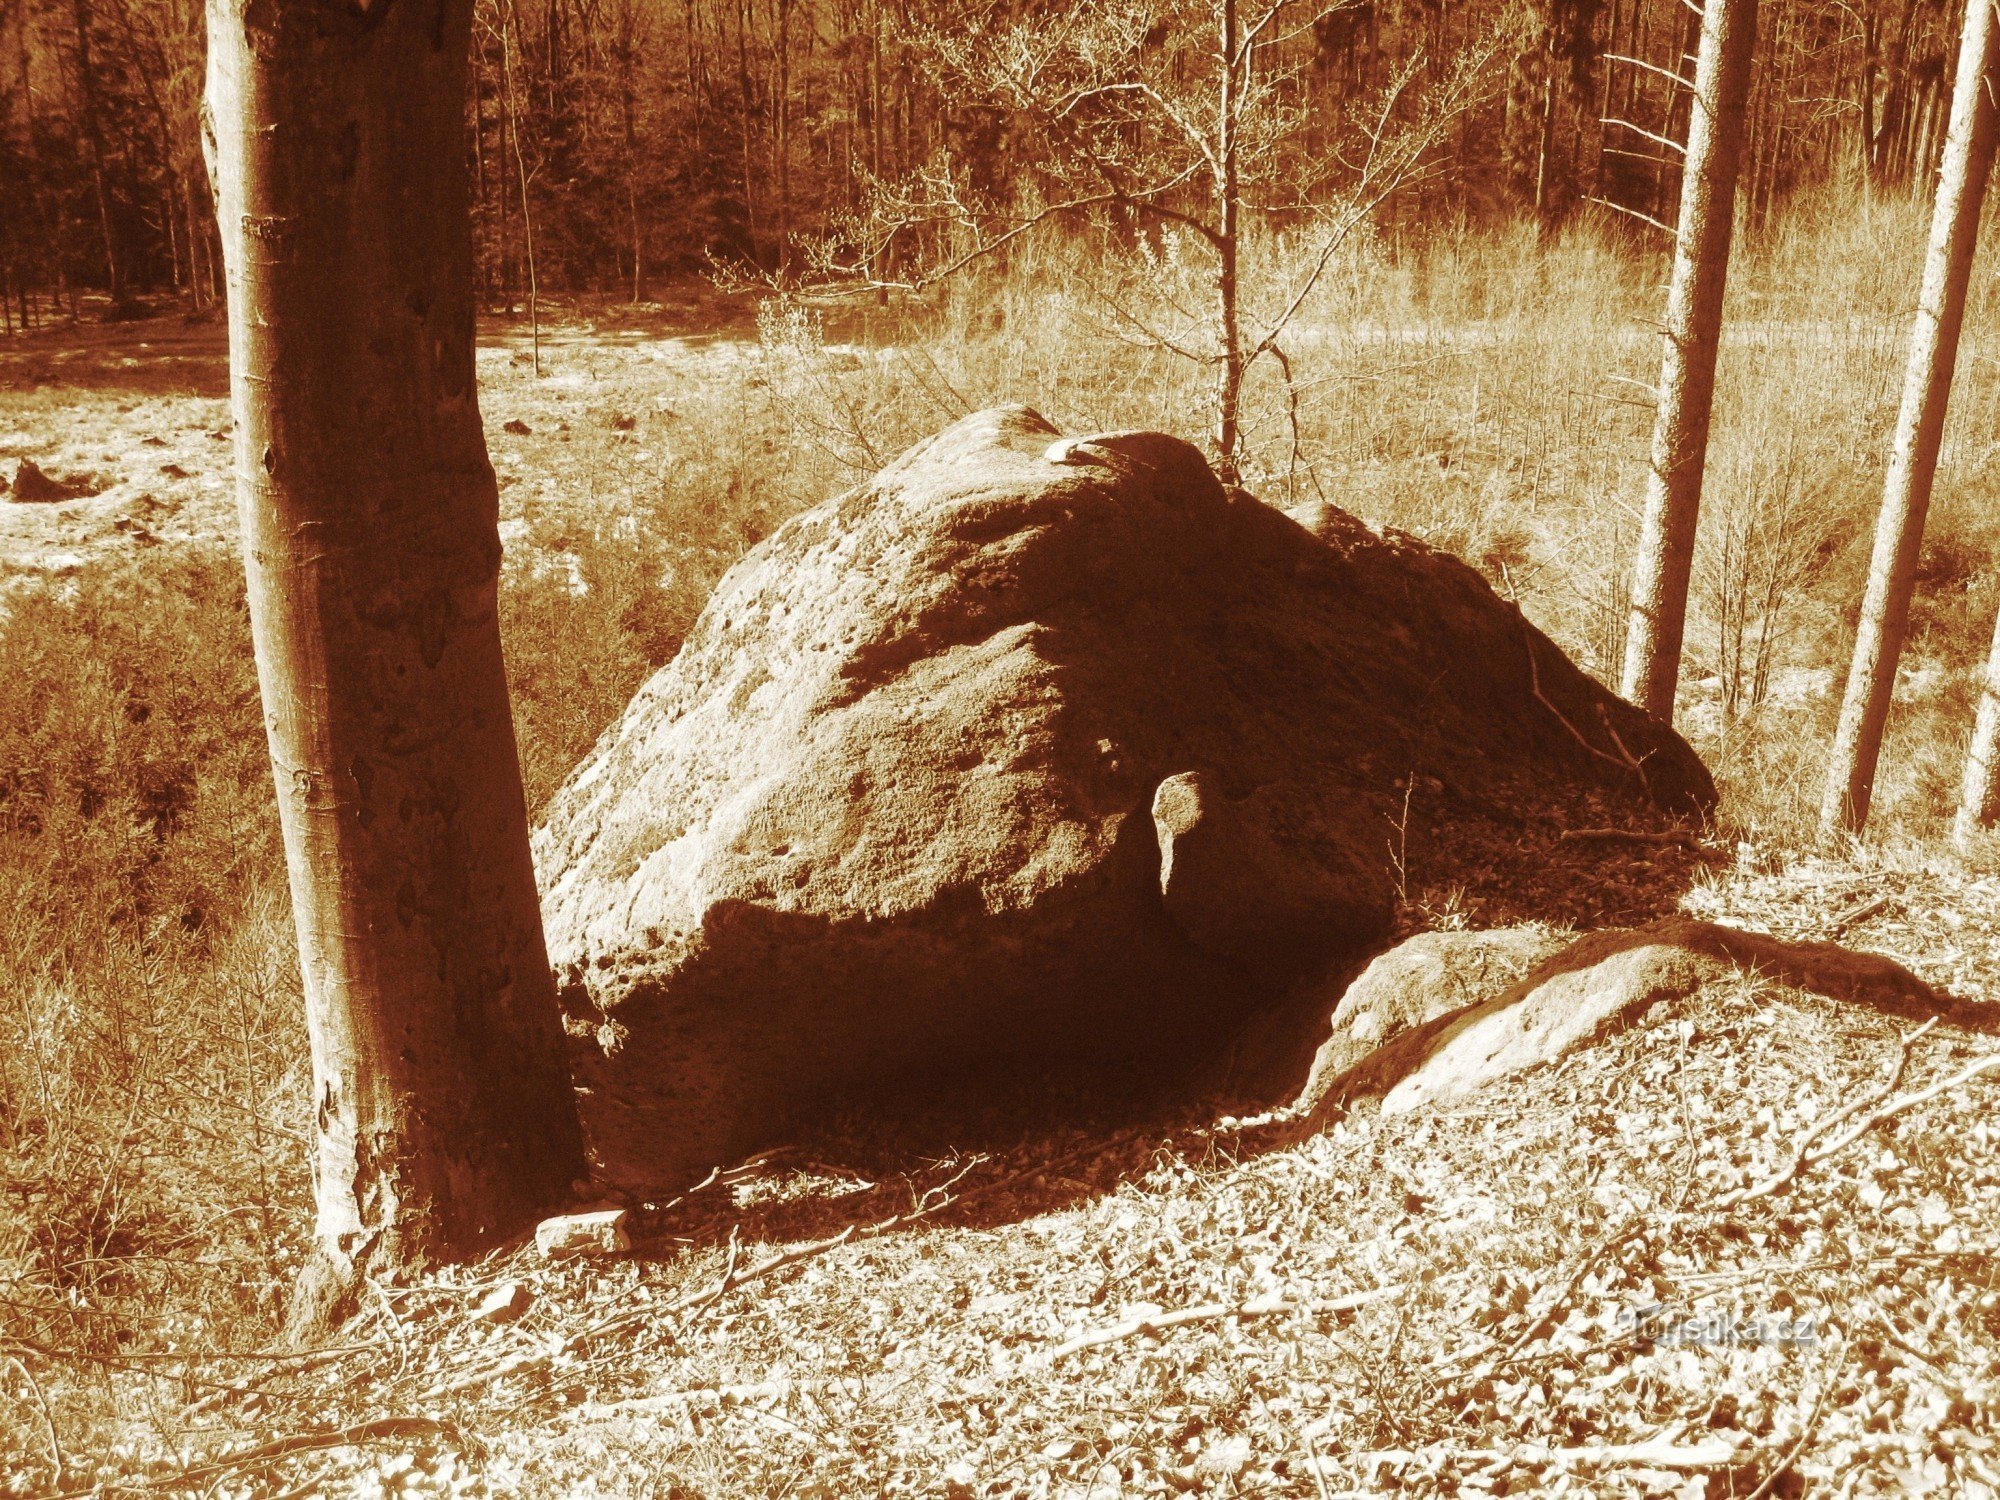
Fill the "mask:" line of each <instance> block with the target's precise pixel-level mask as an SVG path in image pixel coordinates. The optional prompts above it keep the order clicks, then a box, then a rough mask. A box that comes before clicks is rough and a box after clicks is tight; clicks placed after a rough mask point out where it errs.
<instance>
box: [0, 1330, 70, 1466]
mask: <svg viewBox="0 0 2000 1500" xmlns="http://www.w3.org/2000/svg"><path fill="white" fill-rule="evenodd" d="M7 1363H8V1364H10V1365H12V1366H13V1367H14V1368H15V1369H16V1370H19V1371H20V1372H21V1378H22V1379H23V1380H25V1381H27V1382H28V1389H29V1390H30V1391H31V1392H33V1393H34V1397H35V1405H36V1406H38V1407H40V1408H41V1411H42V1426H43V1427H45V1428H47V1429H48V1438H49V1462H50V1463H52V1464H54V1465H55V1469H56V1478H55V1484H56V1488H57V1489H61V1488H62V1487H63V1483H64V1482H65V1481H66V1480H67V1479H68V1478H69V1459H68V1457H67V1456H66V1455H65V1454H64V1453H63V1445H62V1437H61V1435H60V1434H59V1433H57V1431H56V1417H55V1413H54V1412H52V1411H50V1410H49V1398H48V1397H47V1396H46V1395H44V1394H43V1393H42V1383H41V1382H40V1381H39V1380H37V1379H35V1376H34V1373H33V1372H32V1371H31V1370H29V1368H28V1367H27V1366H26V1365H24V1364H22V1363H21V1361H20V1360H18V1359H16V1358H15V1357H14V1356H13V1355H11V1354H10V1355H8V1356H7Z"/></svg>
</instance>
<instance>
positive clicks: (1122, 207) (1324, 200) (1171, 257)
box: [815, 0, 1495, 483]
mask: <svg viewBox="0 0 2000 1500" xmlns="http://www.w3.org/2000/svg"><path fill="white" fill-rule="evenodd" d="M1354 6H1355V0H1333V3H1331V4H1329V3H1326V0H1305V3H1300V0H1068V3H1066V4H1064V5H1062V6H1060V7H1056V8H1052V9H1045V10H1039V11H1035V12H1032V13H1029V14H1026V15H1024V16H1023V17H1021V18H1019V19H1008V20H995V19H991V18H989V17H987V16H984V15H977V16H968V17H966V18H963V19H962V20H961V21H960V22H959V24H955V25H952V26H950V27H948V28H941V29H938V30H935V31H932V32H929V33H926V34H925V35H924V36H923V38H922V39H921V42H920V45H921V46H922V47H923V49H924V50H925V51H926V52H927V53H928V55H929V56H930V57H931V58H932V59H933V60H934V61H935V64H936V67H937V70H938V72H937V76H938V78H939V79H940V80H941V82H942V85H943V86H944V87H945V88H946V89H947V90H948V91H950V92H953V93H955V94H956V95H957V97H958V98H959V100H960V101H961V103H962V104H963V105H964V106H965V107H966V108H967V109H968V111H984V112H986V113H987V114H988V115H989V117H992V118H1000V119H1004V120H1006V122H1007V130H1008V133H1009V137H1010V140H1011V142H1012V147H1011V150H1012V153H1013V154H1014V155H1015V156H1016V157H1025V159H1026V160H1027V161H1029V162H1030V163H1031V166H1032V170H1031V171H1028V172H1027V173H1025V174H1022V175H1021V176H1019V177H1018V178H1016V179H1015V180H1012V181H1005V182H985V183H982V182H981V181H979V180H978V179H979V177H980V175H981V173H980V168H981V166H982V163H979V162H977V161H969V160H967V159H966V157H965V156H964V155H963V154H961V155H960V156H958V157H954V156H952V155H951V154H949V153H947V154H944V155H940V156H939V157H937V158H935V159H933V160H932V161H931V162H930V163H929V164H928V165H927V166H925V167H924V168H923V169H921V170H920V171H917V172H914V173H911V174H909V175H907V176H905V177H903V178H900V179H898V180H895V181H892V182H889V183H885V184H878V185H877V191H876V192H875V193H874V195H873V198H872V201H871V202H870V204H869V206H868V208H867V210H866V211H865V212H864V213H863V214H861V215H859V216H857V217H856V218H855V219H854V220H853V221H852V222H851V223H849V224H848V225H846V226H845V230H844V232H843V233H841V234H839V235H836V236H833V237H831V238H829V239H828V240H826V241H824V242H823V243H822V244H821V245H820V246H819V247H818V253H817V256H816V262H817V263H816V267H815V270H816V274H817V275H819V276H820V277H822V278H823V279H824V280H825V281H826V282H828V283H829V284H831V285H835V286H847V287H854V286H857V285H859V286H865V287H871V288H883V287H901V288H904V289H906V290H916V289H918V288H920V287H923V286H925V285H927V284H931V283H934V282H937V281H939V280H942V279H944V278H947V277H950V276H952V275H955V274H957V273H958V272H960V271H963V270H965V269H966V268H967V267H969V266H971V265H973V264H975V263H976V262H979V261H982V260H984V259H986V258H988V257H990V256H994V255H996V254H999V253H1002V252H1004V251H1005V250H1006V249H1007V248H1008V247H1009V246H1010V245H1012V244H1013V243H1014V242H1015V241H1017V240H1019V239H1020V238H1021V237H1022V236H1024V235H1027V234H1029V233H1031V232H1033V231H1035V230H1038V229H1041V228H1043V227H1045V226H1052V225H1056V224H1069V225H1072V226H1074V225H1077V224H1083V223H1088V224H1092V225H1094V226H1095V228H1096V230H1097V231H1098V234H1097V236H1096V239H1095V240H1094V243H1097V244H1101V245H1102V246H1104V247H1105V249H1106V250H1107V252H1109V253H1108V254H1107V256H1106V257H1105V260H1104V262H1103V265H1104V270H1105V274H1104V275H1103V276H1102V277H1101V278H1100V279H1099V280H1098V282H1097V284H1096V285H1095V286H1094V287H1093V288H1092V294H1093V296H1094V297H1095V298H1096V301H1097V304H1098V306H1099V308H1100V309H1101V311H1102V313H1103V314H1104V316H1105V318H1106V320H1107V322H1108V323H1109V324H1110V326H1111V328H1112V329H1113V331H1114V332H1116V333H1117V334H1118V335H1119V336H1121V337H1123V338H1126V339H1128V340H1130V341H1131V342H1133V343H1135V344H1137V345H1139V346H1141V347H1144V348H1148V349H1153V350H1163V351H1166V352H1167V353H1170V354H1172V355H1175V356H1177V357H1179V358H1182V359H1186V360H1189V361H1191V362H1193V363H1195V364H1197V365H1200V366H1203V367H1205V368H1207V369H1208V370H1210V371H1212V382H1213V391H1214V396H1213V401H1212V409H1213V412H1214V420H1215V428H1214V432H1213V436H1212V443H1213V448H1214V452H1215V456H1216V467H1217V469H1218V471H1219V472H1220V473H1221V475H1222V477H1223V478H1224V479H1225V480H1226V481H1228V482H1231V483H1234V482H1237V481H1238V479H1239V478H1240V471H1241V465H1242V461H1243V442H1244V428H1243V392H1244V382H1245V379H1246V377H1247V376H1248V375H1249V373H1250V372H1251V370H1252V369H1253V367H1255V366H1256V365H1257V364H1258V363H1259V362H1260V361H1262V360H1265V359H1267V358H1268V359H1270V360H1271V361H1273V362H1274V363H1276V364H1277V365H1278V366H1279V368H1280V369H1281V370H1282V371H1284V372H1285V374H1286V376H1287V380H1288V382H1289V372H1290V359H1289V356H1288V354H1287V352H1286V350H1285V347H1284V342H1283V340H1284V336H1285V334H1286V331H1287V330H1288V329H1289V328H1290V327H1291V325H1292V323H1293V321H1294V320H1295V319H1296V318H1297V316H1298V314H1299V311H1300V309H1301V308H1302V307H1303V306H1304V305H1305V303H1306V300H1307V298H1309V297H1310V296H1311V295H1312V293H1313V291H1314V290H1315V288H1317V287H1318V286H1319V284H1320V282H1321V280H1322V278H1323V277H1324V276H1325V274H1326V272H1327V270H1328V268H1329V267H1330V266H1331V265H1332V264H1333V263H1334V259H1335V257H1336V256H1337V255H1338V253H1339V251H1340V248H1341V247H1342V246H1343V245H1344V244H1346V242H1347V241H1348V239H1349V237H1350V236H1351V235H1352V234H1353V233H1354V232H1355V231H1356V230H1357V229H1359V228H1360V227H1362V226H1363V225H1365V224H1367V223H1368V222H1369V221H1370V220H1371V218H1372V217H1373V215H1374V214H1375V212H1376V210H1377V209H1379V208H1380V207H1381V206H1382V204H1383V203H1384V202H1385V201H1386V200H1387V199H1388V198H1389V197H1390V196H1391V195H1393V194H1394V193H1396V192H1398V191H1400V190H1401V189H1403V188H1406V187H1408V186H1410V185H1411V184H1412V183H1413V182H1414V181H1415V180H1416V179H1417V178H1418V177H1419V176H1420V175H1421V174H1422V173H1423V172H1425V171H1426V170H1427V169H1428V164H1429V163H1430V160H1431V154H1432V151H1433V149H1434V148H1436V147H1437V146H1438V145H1439V144H1440V143H1442V142H1443V141H1444V140H1445V139H1446V137H1447V135H1448V133H1449V131H1450V129H1451V127H1452V126H1453V125H1454V124H1455V123H1456V122H1457V120H1458V118H1459V117H1460V116H1461V115H1462V114H1463V113H1464V111H1465V110H1466V109H1467V108H1468V107H1469V106H1470V105H1471V104H1472V103H1473V102H1474V101H1475V100H1476V98H1477V94H1478V90H1479V89H1480V88H1481V87H1483V86H1484V83H1485V74H1486V71H1487V64H1488V63H1489V62H1490V61H1491V60H1492V57H1493V55H1494V52H1495V48H1494V47H1493V46H1491V45H1489V46H1487V47H1485V48H1483V49H1472V50H1471V51H1469V52H1468V53H1467V54H1466V55H1464V56H1461V57H1459V58H1456V59H1453V60H1450V61H1449V62H1447V63H1444V64H1441V65H1439V66H1438V67H1437V68H1436V69H1435V71H1436V72H1437V73H1438V74H1439V75H1441V76H1440V79H1439V81H1437V82H1434V83H1432V84H1431V85H1430V86H1429V87H1428V88H1425V87H1423V86H1422V80H1423V78H1424V77H1425V75H1426V73H1427V71H1431V70H1430V69H1428V68H1427V65H1426V60H1425V59H1424V58H1423V56H1422V55H1421V54H1419V55H1417V56H1416V57H1414V58H1412V59H1411V60H1410V61H1409V62H1408V63H1407V64H1405V65H1404V66H1403V67H1402V68H1401V69H1400V70H1399V71H1398V72H1397V73H1396V74H1395V75H1394V76H1393V77H1392V79H1391V80H1390V82H1389V83H1388V85H1387V86H1386V87H1384V88H1383V89H1381V90H1379V91H1374V92H1372V93H1370V94H1369V95H1368V96H1367V98H1366V99H1365V100H1363V101H1360V102H1359V103H1358V104H1357V106H1356V108H1355V109H1354V110H1353V111H1352V113H1351V116H1350V119H1349V122H1348V123H1349V126H1350V128H1349V130H1348V131H1347V132H1346V133H1345V135H1344V137H1343V138H1342V139H1340V140H1337V141H1332V142H1329V143H1328V144H1327V146H1326V149H1325V150H1324V151H1323V152H1322V153H1321V159H1320V162H1319V164H1318V166H1317V168H1316V170H1317V173H1318V175H1317V176H1301V175H1300V173H1299V170H1298V168H1299V162H1298V159H1297V157H1296V156H1294V155H1291V154H1288V153H1286V152H1285V151H1284V150H1282V149H1281V148H1282V147H1283V146H1284V145H1285V144H1286V143H1287V142H1288V140H1289V139H1290V137H1291V136H1292V135H1293V134H1295V133H1296V132H1297V131H1299V130H1300V129H1301V127H1302V124H1303V121H1304V119H1305V118H1306V116H1305V112H1304V110H1303V108H1302V105H1301V102H1300V101H1301V91H1302V89H1303V88H1305V87H1306V86H1307V85H1308V84H1309V83H1310V80H1309V79H1308V78H1306V77H1305V76H1304V72H1303V65H1302V64H1300V63H1299V62H1298V61H1296V60H1290V61H1288V60H1287V57H1288V49H1285V48H1283V47H1282V46H1281V45H1280V44H1282V43H1285V42H1289V41H1291V40H1292V39H1294V38H1296V37H1297V36H1298V35H1300V34H1301V33H1302V32H1310V31H1311V29H1312V28H1314V27H1315V26H1319V25H1322V24H1324V23H1325V21H1326V20H1327V18H1328V17H1330V16H1332V15H1335V14H1337V13H1339V12H1341V11H1345V10H1349V9H1352V8H1354ZM985 165H988V166H990V164H985ZM1260 220H1261V221H1264V222H1267V223H1269V222H1276V223H1283V224H1289V225H1293V226H1296V227H1295V229H1294V231H1293V232H1294V234H1295V237H1296V239H1297V241H1298V243H1299V244H1301V245H1302V246H1303V249H1304V253H1303V254H1302V255H1300V256H1298V257H1297V259H1296V262H1295V263H1296V264H1297V265H1299V266H1300V267H1302V269H1301V270H1299V271H1298V272H1297V273H1296V274H1295V275H1293V277H1292V278H1291V279H1290V280H1288V281H1285V282H1283V283H1282V284H1278V285H1261V284H1253V282H1257V281H1261V278H1255V277H1253V276H1252V275H1251V268H1250V266H1249V265H1248V259H1249V255H1248V252H1249V249H1250V234H1251V229H1252V225H1253V222H1255V221H1260ZM1169 261H1173V262H1181V261H1192V262H1194V263H1196V264H1198V266H1199V270H1198V271H1197V274H1196V277H1195V280H1196V283H1197V284H1198V285H1199V286H1200V288H1201V293H1200V295H1199V297H1198V298H1191V299H1190V298H1184V297H1183V296H1182V294H1181V288H1180V286H1178V285H1177V284H1176V278H1175V276H1174V275H1173V274H1172V272H1171V271H1170V270H1168V269H1167V267H1166V265H1165V263H1166V262H1169ZM891 266H893V267H896V268H898V270H897V272H896V273H894V274H891V273H890V272H888V271H887V270H886V269H885V268H887V267H891Z"/></svg>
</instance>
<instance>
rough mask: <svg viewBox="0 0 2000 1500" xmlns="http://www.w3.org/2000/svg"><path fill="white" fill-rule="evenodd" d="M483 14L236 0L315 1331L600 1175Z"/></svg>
mask: <svg viewBox="0 0 2000 1500" xmlns="http://www.w3.org/2000/svg"><path fill="white" fill-rule="evenodd" d="M470 17H471V0H442V3H441V4H436V5H431V6H414V5H401V4H388V3H381V0H377V3H376V4H375V6H374V7H373V8H365V7H363V6H362V5H360V4H356V5H343V6H298V5H279V6H267V5H263V4H261V3H259V0H211V4H210V6H209V12H208V31H209V49H208V109H209V112H210V115H211V117H212V120H213V130H214V137H213V147H214V158H213V168H214V171H215V176H216V182H217V188H218V192H219V195H220V199H219V214H218V217H219V219H220V222H221V225H222V231H223V246H224V251H225V259H226V263H227V269H228V276H229V343H230V371H231V386H232V401H233V407H234V412H235V416H236V476H237V480H236V482H237V495H238V500H239V507H240V511H241V521H242V528H243V553H244V564H245V568H246V571H247V573H248V576H249V597H250V618H251V628H252V633H253V637H254V639H255V643H256V651H257V666H258V676H259V680H260V682H261V684H262V688H263V698H264V710H265V722H266V727H267V729H268V731H269V737H270V745H271V758H272V762H273V764H274V766H275V768H276V772H277V789H278V807H279V813H280V816H281V821H282V825H283V830H284V839H285V855H286V864H287V867H288V869H289V871H290V874H291V888H292V906H293V914H294V917H295V920H296V924H297V930H298V939H299V951H300V956H301V959H302V967H303V970H304V978H305V993H306V1006H307V1020H308V1022H309V1031H310V1035H311V1039H312V1052H313V1075H314V1082H313V1118H314V1134H315V1137H316V1144H315V1162H314V1184H315V1189H316V1196H317V1199H318V1229H317V1238H318V1250H319V1254H318V1257H317V1258H316V1260H315V1261H314V1263H313V1267H314V1268H313V1270H312V1271H311V1272H309V1274H308V1276H307V1278H306V1282H305V1284H304V1285H302V1287H301V1289H300V1302H299V1309H298V1310H299V1312H300V1314H301V1316H302V1317H303V1318H305V1319H308V1320H317V1319H319V1318H324V1317H327V1316H329V1315H337V1308H338V1305H339V1301H340V1295H339V1294H340V1293H341V1292H342V1291H344V1290H345V1289H347V1288H351V1286H352V1285H354V1278H355V1276H356V1275H357V1274H358V1273H362V1272H375V1273H393V1272H395V1271H397V1270H399V1269H401V1268H406V1267H411V1266H415V1265H420V1264H422V1263H425V1262H427V1261H432V1260H439V1259H453V1258H458V1257H462V1256H465V1255H467V1254H470V1253H472V1252H474V1251H477V1250H479V1249H480V1248H482V1247H485V1246H489V1245H491V1244H493V1243H495V1242H496V1241H498V1240H500V1239H503V1238H505V1237H506V1236H508V1235H510V1234H512V1233H514V1232H516V1231H518V1230H520V1229H521V1228H522V1227H523V1226H524V1225H526V1224H528V1223H530V1222H531V1221H532V1220H533V1219H534V1218H535V1217H536V1216H537V1215H538V1214H540V1213H542V1212H544V1211H546V1210H548V1209H549V1208H551V1207H553V1206H555V1205H558V1204H559V1203H561V1202H562V1201H563V1200H564V1199H565V1197H566V1196H567V1194H568V1192H569V1191H570V1188H571V1184H572V1182H573V1180H574V1178H575V1177H576V1176H577V1174H578V1172H579V1171H580V1169H581V1167H582V1155H581V1150H580V1145H579V1132H578V1126H577V1120H576V1114H575V1107H574V1101H573V1099H572V1097H571V1094H570V1089H569V1082H568V1078H567V1076H566V1072H565V1069H564V1064H563V1035H562V1030H561V1026H560V1022H559V1020H558V1017H557V1011H556V1003H555V993H554V982H553V978H552V976H551V974H550V971H549V964H548V958H547V955H546V952H545V951H544V948H543V938H542V928H541V917H540V912H539V909H538V905H537V899H536V892H535V875H534V869H533V866H532V864H531V863H530V859H529V853H528V824H527V813H526V808H525V805H524V803H523V800H522V792H521V773H520V765H519V761H518V758H517V755H516V751H515V744H514V730H513V724H512V721H511V719H510V717H509V714H508V705H507V680H506V675H505V670H504V668H503V666H502V662H501V654H500V630H499V622H498V617H497V613H496V592H497V581H498V570H499V563H500V541H499V530H498V499H497V490H496V487H495V484H494V478H493V469H492V465H491V464H490V463H489V462H488V460H487V455H486V444H485V437H484V434H483V430H482V428H481V425H480V417H479V403H478V393H477V388H476V384H475V377H474V368H473V319H474V309H473V301H472V240H471V222H470V216H469V213H468V209H467V202H466V181H465V151H464V146H465V81H466V80H465V72H466V53H467V37H468V28H469V23H470Z"/></svg>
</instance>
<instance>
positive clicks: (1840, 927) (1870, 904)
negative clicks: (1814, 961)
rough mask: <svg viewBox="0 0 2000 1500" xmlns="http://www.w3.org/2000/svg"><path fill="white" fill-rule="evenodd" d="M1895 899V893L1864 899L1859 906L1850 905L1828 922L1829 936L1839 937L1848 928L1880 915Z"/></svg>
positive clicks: (1827, 930)
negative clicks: (1868, 899)
mask: <svg viewBox="0 0 2000 1500" xmlns="http://www.w3.org/2000/svg"><path fill="white" fill-rule="evenodd" d="M1895 899H1896V898H1895V897H1894V896H1893V895H1889V896H1877V897H1876V898H1875V899H1874V900H1872V901H1864V902H1862V903H1861V904H1860V905H1859V906H1855V907H1850V908H1849V909H1848V910H1846V911H1844V912H1842V913H1841V914H1840V915H1839V916H1837V917H1835V918H1834V919H1833V920H1832V921H1831V922H1829V923H1828V924H1827V928H1826V932H1827V936H1828V937H1839V936H1840V935H1841V934H1842V933H1843V932H1845V931H1847V929H1848V928H1850V927H1858V926H1859V925H1860V924H1861V923H1863V922H1865V921H1867V920H1868V919H1869V918H1870V917H1874V916H1880V915H1881V914H1882V913H1883V912H1885V911H1887V910H1888V909H1889V903H1890V902H1892V901H1894V900H1895Z"/></svg>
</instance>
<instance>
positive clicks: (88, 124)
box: [70, 0, 126, 309]
mask: <svg viewBox="0 0 2000 1500" xmlns="http://www.w3.org/2000/svg"><path fill="white" fill-rule="evenodd" d="M70 13H71V16H72V18H73V19H74V22H75V25H76V86H77V109H78V111H79V112H80V113H81V114H82V116H83V120H82V125H83V142H84V147H85V149H86V150H87V151H88V152H89V153H90V181H91V189H92V194H93V197H94V198H95V201H96V204H97V225H98V230H99V232H100V234H101V235H102V236H103V243H104V278H105V290H106V291H107V292H108V293H109V294H110V296H111V305H112V307H113V308H114V309H116V308H122V307H123V306H124V305H125V300H126V292H125V261H124V257H123V256H121V255H120V254H119V253H118V232H117V229H116V227H115V226H114V224H113V221H112V217H111V190H110V188H109V186H108V185H107V184H106V183H105V180H104V122H103V120H102V119H101V118H100V112H99V106H98V97H97V64H96V62H95V60H94V58H93V56H92V53H91V47H90V6H89V3H88V0H72V3H71V6H70Z"/></svg>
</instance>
